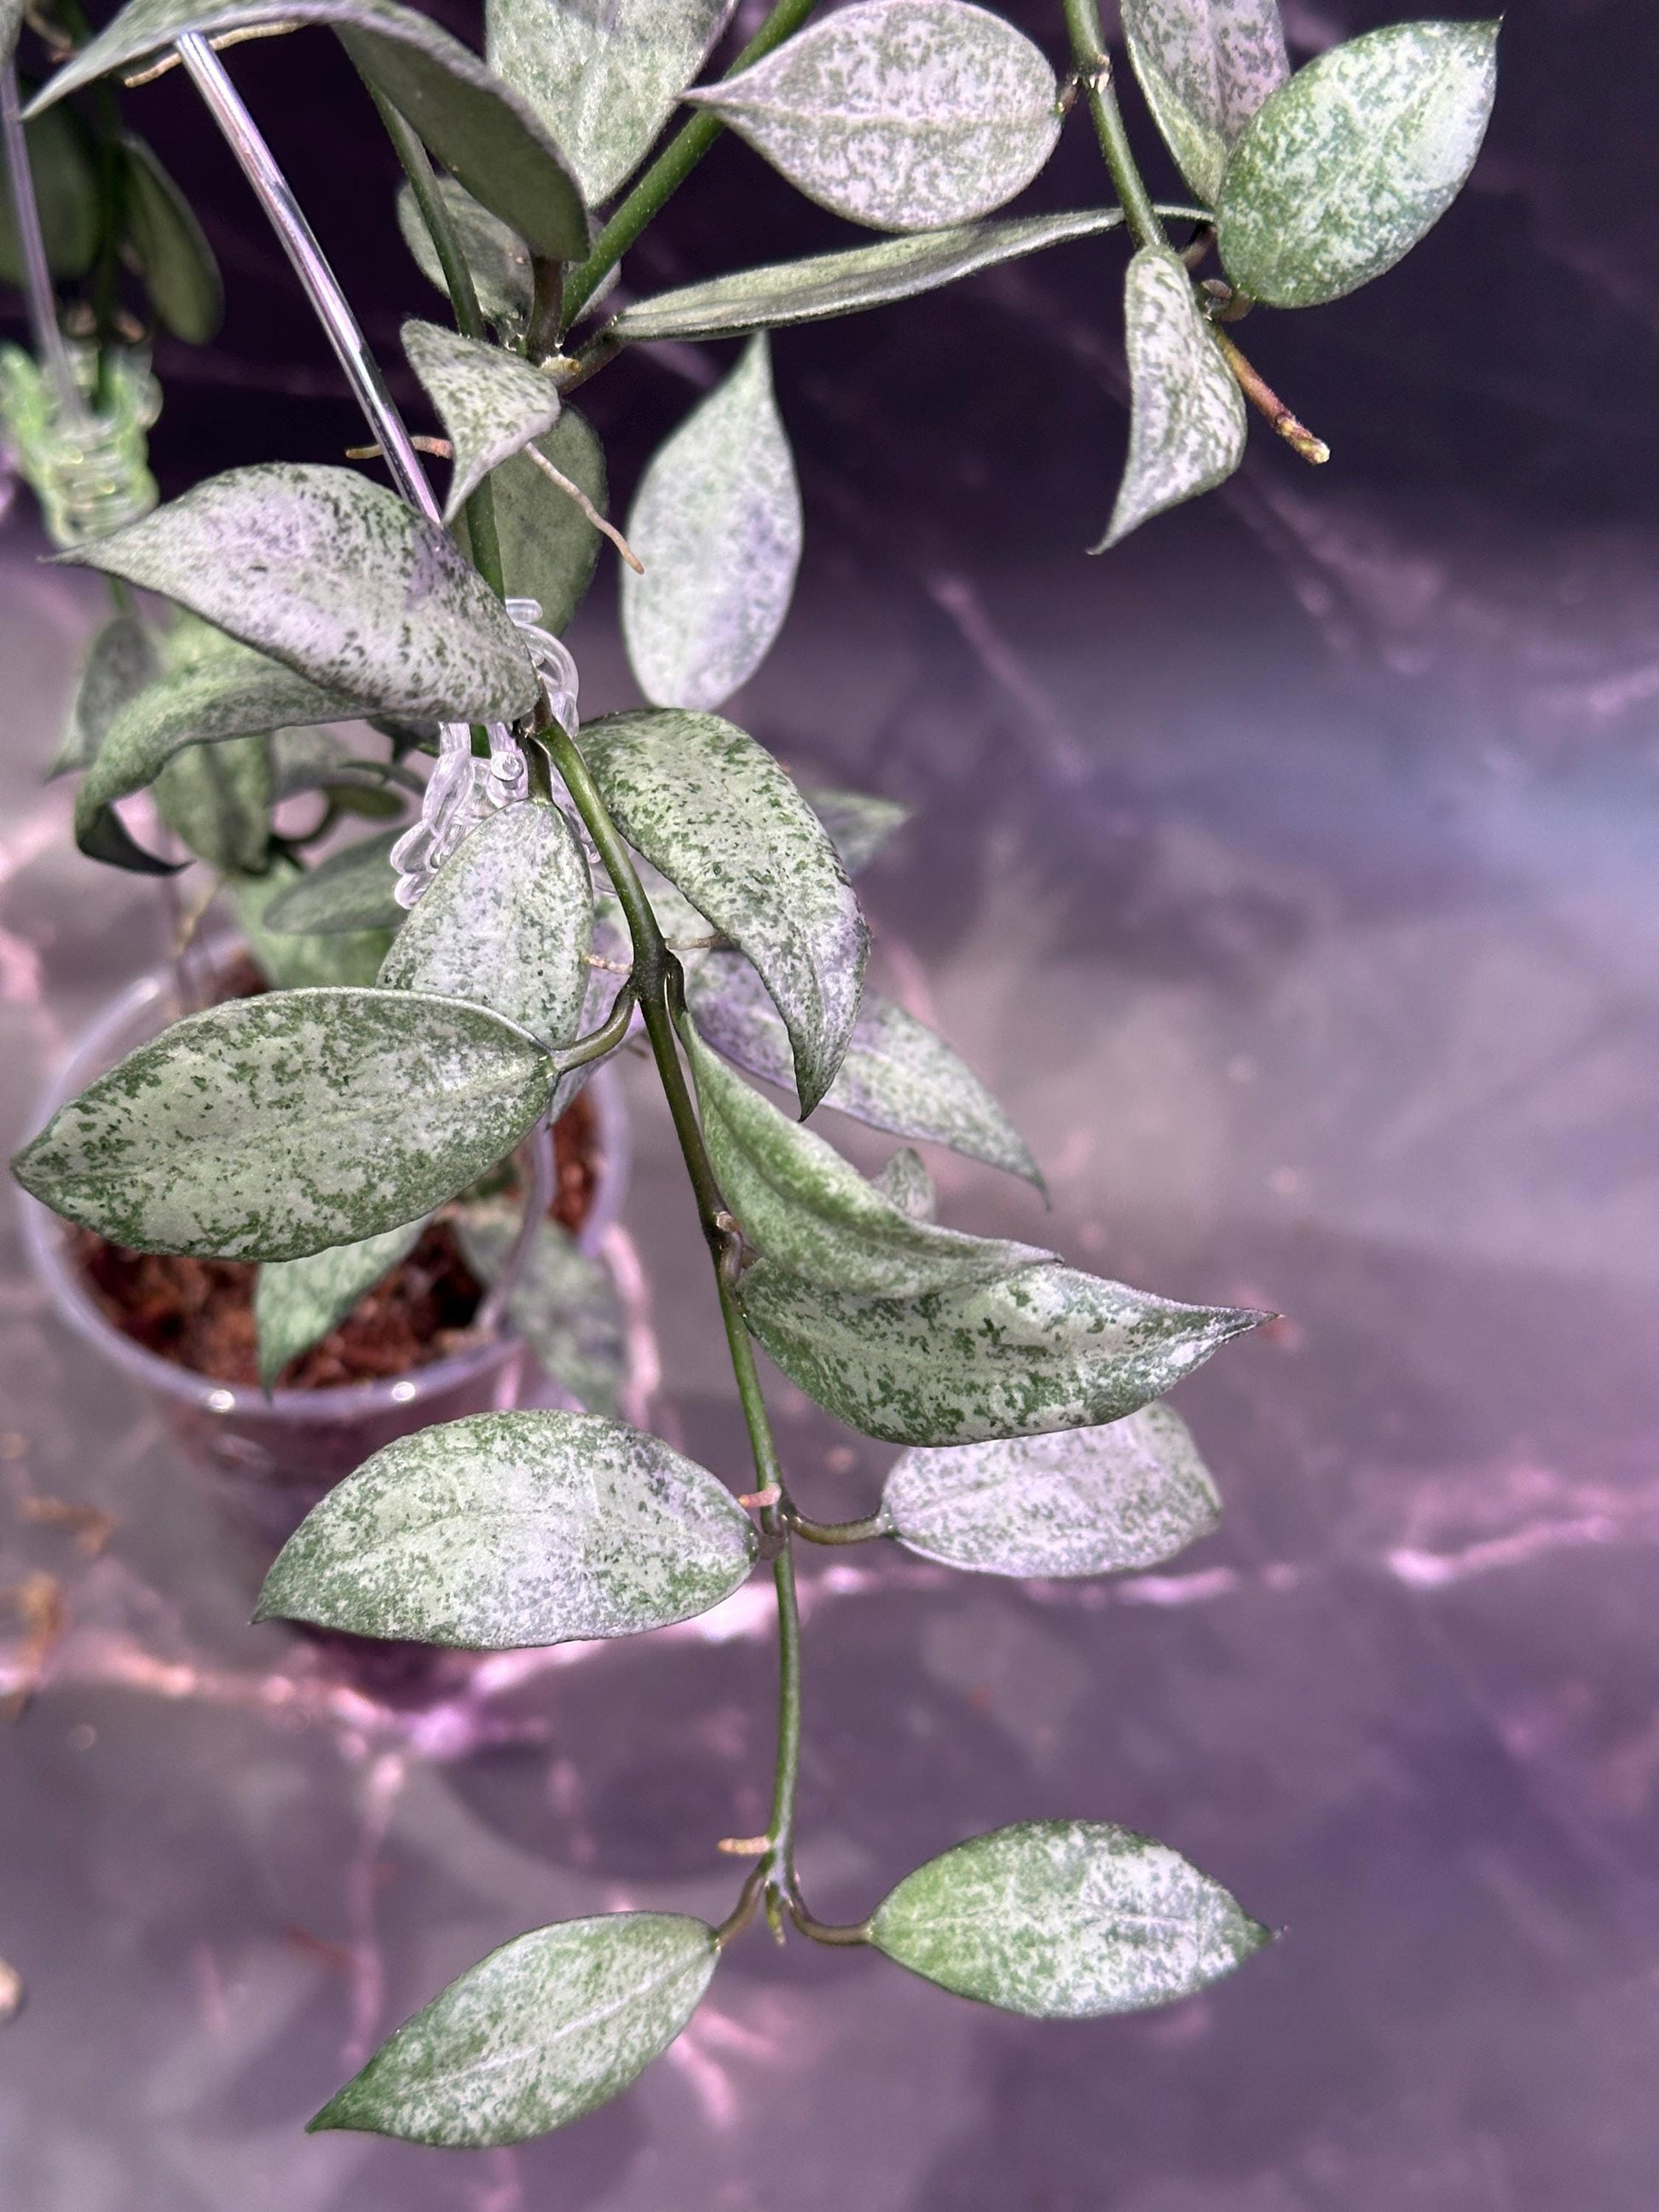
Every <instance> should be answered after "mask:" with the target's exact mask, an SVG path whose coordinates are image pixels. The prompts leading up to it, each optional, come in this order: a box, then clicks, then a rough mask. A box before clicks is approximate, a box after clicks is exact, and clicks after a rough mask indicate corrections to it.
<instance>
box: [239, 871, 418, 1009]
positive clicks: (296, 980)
mask: <svg viewBox="0 0 1659 2212" xmlns="http://www.w3.org/2000/svg"><path fill="white" fill-rule="evenodd" d="M304 880H305V877H304V872H303V871H302V870H301V869H300V868H298V867H296V866H295V864H294V863H293V861H291V860H282V859H277V860H273V861H272V862H271V864H270V867H269V868H268V869H267V870H266V871H265V872H264V875H262V876H230V877H228V878H226V881H225V886H224V888H225V894H226V896H227V897H228V899H229V901H230V907H231V911H232V913H233V914H234V915H235V917H236V922H237V927H239V928H240V931H241V933H242V934H243V936H244V937H245V938H246V939H247V949H248V952H249V954H250V956H251V957H252V961H253V964H254V966H255V967H256V968H257V969H258V971H259V973H260V974H261V975H263V976H264V979H265V981H266V982H267V983H269V984H270V987H271V988H272V990H274V991H302V990H305V989H307V987H311V986H314V985H316V984H319V983H356V984H357V985H359V986H360V987H364V988H367V987H368V986H370V985H371V984H373V983H374V980H375V978H376V977H377V976H378V975H379V974H380V963H381V962H382V961H383V960H384V959H385V958H386V953H387V952H388V951H389V950H390V949H391V945H392V936H391V933H390V931H389V930H384V929H367V930H335V931H332V932H331V933H327V934H325V935H323V936H314V937H313V936H296V935H295V933H293V932H292V931H286V930H275V929H269V928H267V927H266V926H265V915H266V912H267V910H268V909H269V908H270V907H272V906H274V905H275V903H276V901H277V900H278V899H279V898H280V897H281V896H282V895H283V892H284V891H286V890H289V889H291V888H292V886H293V885H295V884H298V883H301V882H303V881H304ZM399 911H400V912H401V909H400V910H399Z"/></svg>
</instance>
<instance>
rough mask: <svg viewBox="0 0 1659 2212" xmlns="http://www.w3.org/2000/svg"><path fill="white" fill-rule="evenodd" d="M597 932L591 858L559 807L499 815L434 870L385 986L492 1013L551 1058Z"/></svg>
mask: <svg viewBox="0 0 1659 2212" xmlns="http://www.w3.org/2000/svg"><path fill="white" fill-rule="evenodd" d="M592 933H593V886H592V880H591V878H589V875H588V872H587V856H586V854H585V853H584V852H583V851H582V848H581V846H580V842H578V840H577V837H576V833H575V831H574V829H572V828H571V826H570V824H569V823H568V822H567V821H566V819H565V817H564V816H563V815H562V813H561V812H560V811H559V809H558V808H557V807H556V806H540V805H524V806H508V807H504V808H503V809H502V810H501V812H500V813H498V814H492V815H491V816H490V817H489V819H488V820H487V821H483V822H481V823H479V824H478V826H477V829H472V830H470V831H469V832H468V834H467V835H466V836H465V837H464V838H463V839H462V840H461V842H460V844H459V847H458V848H457V849H456V851H455V852H454V853H453V854H452V856H451V857H450V858H449V859H448V860H446V861H445V863H444V865H443V866H442V867H441V869H440V870H439V871H438V873H437V876H436V877H435V879H434V881H433V883H432V884H431V886H430V888H429V889H428V890H427V892H426V894H425V895H424V896H423V897H422V900H421V902H420V903H419V905H418V906H416V908H414V909H413V910H412V912H411V913H410V917H409V919H408V921H406V922H404V926H403V928H402V929H401V930H400V931H399V933H398V937H397V939H396V941H395V942H394V943H393V945H392V950H391V951H390V952H389V953H388V954H387V955H386V965H385V967H384V968H383V969H381V970H380V981H381V982H382V983H383V984H385V985H386V987H387V988H388V989H391V990H398V991H426V992H429V993H431V994H434V995H435V997H438V998H441V999H469V1000H471V1001H472V1002H473V1003H474V1005H476V1006H489V1007H490V1008H491V1009H492V1010H493V1011H494V1012H496V1013H498V1014H504V1015H505V1016H506V1017H507V1020H508V1021H510V1022H516V1023H517V1024H518V1025H519V1027H520V1029H524V1030H529V1031H530V1033H531V1035H532V1036H535V1037H538V1038H539V1039H540V1040H541V1042H543V1043H544V1045H548V1046H550V1047H552V1048H554V1049H557V1048H559V1047H561V1046H562V1045H567V1044H569V1043H570V1042H572V1040H573V1039H574V1036H575V1035H576V1028H577V1024H578V1023H579V1022H580V1019H581V1012H582V1002H583V1000H585V999H586V995H587V984H588V977H589V975H590V972H591V971H590V969H589V968H588V965H587V948H588V945H589V943H590V942H591V940H592Z"/></svg>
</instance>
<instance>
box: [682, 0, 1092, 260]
mask: <svg viewBox="0 0 1659 2212" xmlns="http://www.w3.org/2000/svg"><path fill="white" fill-rule="evenodd" d="M1058 90H1059V88H1058V87H1057V86H1056V84H1055V82H1054V72H1053V71H1052V70H1050V68H1049V67H1048V63H1047V62H1046V61H1045V60H1044V59H1043V58H1042V55H1041V54H1040V53H1039V52H1038V51H1037V49H1036V47H1035V46H1033V45H1032V44H1031V42H1030V40H1029V39H1028V38H1026V37H1024V34H1023V33H1020V32H1018V31H1017V30H1015V28H1014V27H1013V26H1012V24H1011V23H1006V22H1004V21H1003V20H1002V19H1001V17H1000V16H998V15H989V14H987V11H986V10H985V9H982V8H970V7H968V6H965V5H964V4H963V0H866V4H864V5H861V6H854V7H851V8H843V9H838V10H837V12H836V14H835V15H831V16H830V17H829V18H828V20H827V21H823V22H822V23H819V24H818V25H817V27H815V28H813V29H811V30H806V31H800V32H797V33H796V34H795V36H794V37H793V38H792V39H787V40H785V41H784V43H783V44H782V46H779V47H778V48H776V50H775V52H772V53H769V54H768V55H767V56H766V58H764V60H763V61H758V62H756V63H755V64H753V65H752V66H751V67H750V68H749V69H746V70H742V71H740V72H739V74H738V75H737V76H730V77H726V78H724V79H723V80H722V81H721V82H720V83H719V84H717V85H710V86H708V87H707V88H705V89H703V90H702V91H700V92H695V93H688V94H686V98H687V99H689V100H696V101H697V102H698V103H699V104H700V105H702V106H707V107H710V108H712V109H713V110H714V112H715V113H716V114H717V115H718V116H719V117H720V120H721V121H722V122H723V123H725V124H726V125H728V126H729V127H730V128H731V129H732V130H733V131H736V132H737V133H738V136H739V137H743V138H746V139H747V140H748V141H749V143H750V145H751V146H752V147H754V149H756V151H757V153H759V154H761V155H763V156H764V157H765V159H766V160H767V161H769V162H770V163H771V164H772V166H773V167H774V168H775V169H779V170H781V172H782V173H783V174H784V175H785V176H786V177H787V178H788V179H789V181H790V183H791V184H792V185H796V186H797V187H798V188H799V190H800V191H803V192H805V194H806V196H807V197H808V198H809V199H814V200H817V203H818V204H819V205H820V206H821V207H827V208H829V209H830V210H832V211H833V212H834V213H835V214H836V215H843V216H847V217H848V219H849V220H850V221H851V222H862V223H868V224H869V225H870V226H871V227H872V228H873V229H876V230H938V229H939V228H941V227H942V226H944V225H945V224H947V223H959V222H970V221H972V219H973V218H974V217H975V216H981V215H988V214H989V213H990V211H991V210H992V209H993V208H996V207H1000V206H1001V205H1002V204H1003V202H1004V201H1005V200H1011V199H1012V197H1014V195H1015V193H1016V192H1018V191H1024V188H1025V186H1026V185H1029V184H1030V181H1031V179H1032V178H1033V177H1034V176H1036V173H1037V171H1038V170H1039V169H1040V168H1041V167H1042V165H1043V163H1044V162H1045V161H1047V160H1048V156H1049V155H1050V154H1051V153H1052V152H1053V151H1054V141H1055V139H1056V138H1057V137H1058V136H1059V134H1060V118H1059V114H1058V112H1057V109H1056V106H1055V102H1056V98H1057V94H1058Z"/></svg>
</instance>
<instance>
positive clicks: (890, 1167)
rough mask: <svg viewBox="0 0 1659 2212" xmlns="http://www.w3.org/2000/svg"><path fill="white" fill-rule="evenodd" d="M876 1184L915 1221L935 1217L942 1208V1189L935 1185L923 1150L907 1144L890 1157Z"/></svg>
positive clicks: (899, 1208)
mask: <svg viewBox="0 0 1659 2212" xmlns="http://www.w3.org/2000/svg"><path fill="white" fill-rule="evenodd" d="M876 1188H877V1189H878V1191H879V1192H880V1193H881V1194H882V1196H883V1197H884V1198H886V1199H890V1200H892V1202H893V1204H894V1205H895V1206H897V1208H898V1210H899V1212H901V1213H908V1215H909V1217H910V1218H911V1220H912V1221H932V1220H933V1218H935V1216H936V1215H937V1214H938V1212H939V1193H938V1192H937V1191H936V1190H935V1189H934V1188H933V1177H932V1176H930V1175H929V1174H928V1172H927V1168H926V1166H925V1165H924V1164H923V1161H922V1158H921V1153H920V1152H912V1151H911V1150H910V1147H909V1146H908V1145H905V1146H902V1148H901V1149H900V1150H899V1151H898V1152H895V1153H894V1155H893V1157H892V1158H891V1159H890V1160H889V1161H888V1163H887V1164H886V1166H885V1167H884V1169H883V1170H882V1171H881V1173H880V1174H879V1175H878V1176H877V1177H876Z"/></svg>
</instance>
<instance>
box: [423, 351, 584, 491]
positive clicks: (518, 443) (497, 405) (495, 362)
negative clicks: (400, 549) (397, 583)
mask: <svg viewBox="0 0 1659 2212" xmlns="http://www.w3.org/2000/svg"><path fill="white" fill-rule="evenodd" d="M403 341H404V353H405V354H407V355H408V356H409V365H410V368H412V369H413V370H414V372H415V374H416V376H418V377H419V378H420V380H421V382H422V384H423V385H424V386H425V387H426V391H427V395H428V398H430V399H431V401H432V404H433V405H434V406H435V408H436V409H437V410H438V418H439V420H440V421H441V422H442V424H443V426H444V432H445V435H447V438H448V439H449V441H450V444H451V446H452V447H453V449H454V455H455V462H454V466H453V469H452V470H451V471H450V477H449V495H448V497H447V499H446V500H445V501H444V520H445V521H446V522H453V520H454V519H455V517H456V516H457V515H458V514H459V513H460V511H461V508H462V507H464V506H465V503H466V501H467V498H468V496H469V495H470V494H471V493H472V492H473V491H475V490H476V489H477V487H478V485H479V484H481V483H483V480H484V478H485V477H487V476H488V475H489V471H491V469H493V468H497V467H499V466H500V465H501V462H503V461H504V460H507V459H509V458H510V457H511V455H513V453H518V452H519V451H520V448H521V447H525V446H527V445H529V444H530V443H531V442H532V440H533V439H536V438H539V437H541V436H542V435H544V433H545V432H547V431H549V430H550V429H551V428H553V425H554V424H555V423H556V422H557V421H558V419H559V395H558V392H556V390H555V388H554V386H553V385H552V384H551V383H550V380H548V379H547V378H546V377H545V376H544V375H543V374H542V373H541V371H540V370H539V369H537V368H532V367H531V365H530V363H529V362H527V361H526V359H525V358H524V356H523V355H522V354H516V353H508V352H507V351H506V350H505V349H504V348H502V347H501V346H492V345H485V344H483V343H482V342H481V341H480V340H478V339H477V338H469V337H462V336H461V335H460V333H459V331H445V330H440V329H439V327H438V325H436V324H435V323H421V322H416V321H414V320H412V319H411V320H410V321H409V322H406V323H405V324H404V327H403Z"/></svg>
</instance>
